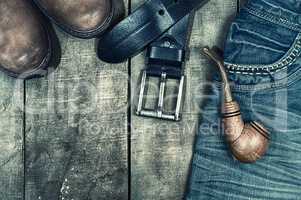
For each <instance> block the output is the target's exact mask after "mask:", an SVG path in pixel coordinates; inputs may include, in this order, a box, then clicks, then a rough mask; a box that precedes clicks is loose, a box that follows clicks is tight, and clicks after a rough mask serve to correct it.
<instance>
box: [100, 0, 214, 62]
mask: <svg viewBox="0 0 301 200" xmlns="http://www.w3.org/2000/svg"><path fill="white" fill-rule="evenodd" d="M207 2H208V0H149V1H147V2H146V3H144V4H143V5H142V6H140V7H139V8H138V9H137V10H135V11H134V12H133V13H132V14H131V15H129V16H128V17H127V18H126V19H124V20H123V21H121V22H120V23H119V24H117V26H115V27H114V28H113V29H112V30H111V31H109V32H107V33H106V34H104V35H103V37H102V38H101V39H100V40H99V43H98V57H99V58H100V59H101V60H103V61H105V62H109V63H119V62H122V61H124V60H126V59H127V58H129V57H132V56H134V55H135V54H137V53H139V52H140V51H142V50H143V49H144V48H145V47H146V46H147V45H149V44H150V43H151V42H153V41H154V40H155V39H157V38H158V37H160V36H161V35H162V34H163V33H164V32H166V31H167V30H168V29H170V28H171V27H172V26H174V25H175V24H176V23H177V22H178V21H180V20H181V19H182V18H184V17H185V16H186V15H187V14H189V13H190V12H191V11H192V10H194V9H196V8H198V7H200V6H202V5H204V4H205V3H207Z"/></svg>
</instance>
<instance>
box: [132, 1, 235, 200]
mask: <svg viewBox="0 0 301 200" xmlns="http://www.w3.org/2000/svg"><path fill="white" fill-rule="evenodd" d="M142 2H143V1H142V0H132V7H133V8H136V7H137V6H138V5H140V4H141V3H142ZM236 10H237V1H236V0H212V1H210V2H209V3H208V4H207V5H205V6H204V7H203V8H201V9H200V10H198V11H197V13H196V16H195V21H194V28H193V31H192V34H191V40H190V56H189V57H190V59H189V60H188V61H187V64H186V75H187V86H186V100H185V105H184V115H183V120H182V121H181V122H180V123H175V122H168V121H160V120H156V119H147V118H141V117H137V116H135V114H134V112H135V110H134V109H135V106H133V107H132V108H133V109H132V124H131V125H132V134H131V141H132V143H131V147H132V148H131V155H132V156H131V175H132V176H131V181H132V182H131V185H132V187H131V194H132V199H134V200H142V199H143V200H144V199H149V200H150V199H154V200H161V199H162V200H169V199H170V200H180V199H182V198H183V196H184V193H185V188H186V182H187V179H188V173H189V168H190V162H191V156H192V150H193V142H194V137H195V134H196V131H197V126H198V121H199V117H200V115H201V114H202V113H201V104H202V103H201V102H202V101H203V100H204V99H205V95H204V90H205V86H206V80H207V76H208V74H209V73H208V71H209V70H210V69H211V68H212V67H213V66H210V65H208V62H207V60H206V59H205V58H204V57H203V56H202V55H200V48H201V47H202V46H205V45H209V46H212V45H218V46H220V47H222V44H223V41H224V39H225V33H226V32H227V31H226V30H227V27H228V25H229V21H230V20H231V18H233V16H234V15H235V13H236ZM144 54H145V53H141V54H140V55H138V56H136V57H135V58H134V59H133V60H132V94H133V95H134V96H135V95H137V93H138V92H137V86H136V85H137V83H138V82H139V81H138V78H139V73H140V70H141V69H142V68H143V67H144V62H145V60H144V56H145V55H144ZM214 69H215V68H214ZM150 85H151V88H152V89H150V91H149V92H150V95H151V98H150V99H152V97H153V96H155V94H154V92H158V88H157V87H155V86H154V82H152V83H151V84H150ZM133 99H134V102H135V99H137V96H136V97H134V98H133ZM150 101H151V100H150ZM150 105H151V104H150ZM147 106H148V105H147Z"/></svg>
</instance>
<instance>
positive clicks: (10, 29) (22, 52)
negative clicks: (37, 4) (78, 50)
mask: <svg viewBox="0 0 301 200" xmlns="http://www.w3.org/2000/svg"><path fill="white" fill-rule="evenodd" d="M47 50H48V38H47V33H46V30H45V29H44V28H43V26H42V24H41V21H40V16H39V15H38V12H37V11H36V10H35V9H34V8H33V6H32V5H31V4H30V3H29V1H28V0H5V1H0V66H1V67H2V68H4V69H5V70H8V71H10V72H12V73H14V74H20V73H24V72H28V71H32V70H34V69H35V68H37V67H39V65H40V64H41V63H42V62H43V60H44V58H45V57H46V55H47Z"/></svg>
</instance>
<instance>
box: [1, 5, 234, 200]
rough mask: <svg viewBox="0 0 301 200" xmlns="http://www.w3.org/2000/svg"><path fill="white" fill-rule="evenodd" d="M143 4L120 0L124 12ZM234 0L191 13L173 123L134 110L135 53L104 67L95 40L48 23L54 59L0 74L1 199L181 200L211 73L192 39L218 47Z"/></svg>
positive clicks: (140, 63)
mask: <svg viewBox="0 0 301 200" xmlns="http://www.w3.org/2000/svg"><path fill="white" fill-rule="evenodd" d="M143 2H144V1H143V0H131V2H129V1H125V3H126V5H127V9H128V11H129V12H130V10H134V9H135V8H137V7H138V6H139V5H141V4H142V3H143ZM238 5H239V2H237V0H211V1H210V2H209V3H208V4H206V5H205V6H204V7H203V8H201V9H200V10H198V11H197V14H196V17H195V21H194V28H193V32H192V35H191V41H190V49H191V50H190V56H189V60H188V61H187V64H186V75H187V86H186V91H187V93H186V102H185V106H184V116H183V120H182V121H181V122H180V123H175V122H167V121H160V120H156V119H146V118H141V117H137V116H135V114H134V108H135V106H134V104H133V102H135V99H136V98H137V97H136V94H137V82H138V76H139V73H140V70H141V69H142V68H143V67H144V53H141V54H140V55H138V56H136V57H135V58H133V59H131V60H129V61H128V62H124V63H122V64H118V65H109V64H106V63H103V62H101V61H99V60H98V59H97V57H96V55H95V41H94V40H80V39H76V38H73V37H71V36H69V35H67V34H65V33H63V32H62V31H60V30H58V29H57V28H56V30H57V34H58V37H59V40H60V42H61V50H62V58H61V64H60V65H59V66H58V68H57V69H51V68H50V71H53V72H52V73H49V75H48V76H47V77H45V78H39V79H32V80H27V81H21V80H16V79H13V78H10V77H8V76H6V75H5V74H3V73H0V82H1V83H0V152H1V154H0V199H1V200H43V199H45V200H58V199H59V200H115V199H116V200H126V199H133V200H140V199H141V200H151V199H154V200H161V199H162V200H180V199H183V197H184V194H185V189H186V183H187V180H188V177H189V176H188V174H189V168H190V161H191V156H192V151H193V142H194V136H195V134H196V131H197V126H198V121H199V118H200V117H201V114H202V113H201V109H200V105H201V104H202V101H203V100H204V99H205V92H204V86H205V82H206V80H207V76H208V71H210V66H209V65H208V63H207V61H206V59H205V58H204V57H203V56H201V55H200V47H202V46H205V45H219V46H220V47H222V44H223V41H224V38H225V34H226V32H227V27H228V25H229V22H230V21H231V19H232V18H233V16H235V14H236V12H237V10H238V7H239V6H238Z"/></svg>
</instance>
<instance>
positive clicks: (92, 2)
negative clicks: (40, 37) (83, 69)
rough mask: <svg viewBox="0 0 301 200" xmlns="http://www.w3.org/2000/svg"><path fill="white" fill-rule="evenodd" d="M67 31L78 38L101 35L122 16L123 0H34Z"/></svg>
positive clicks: (123, 11) (123, 10)
mask: <svg viewBox="0 0 301 200" xmlns="http://www.w3.org/2000/svg"><path fill="white" fill-rule="evenodd" d="M34 2H35V3H36V4H37V5H38V7H39V8H40V9H41V10H42V11H43V12H44V14H45V15H46V16H47V17H48V18H50V19H51V20H52V21H53V22H54V23H56V24H57V25H58V26H59V27H61V28H62V29H63V30H64V31H66V32H67V33H69V34H71V35H73V36H75V37H80V38H93V37H96V36H99V35H101V34H102V33H103V32H104V31H105V30H106V29H108V28H109V27H110V26H111V25H112V24H116V23H117V22H118V21H120V20H121V18H122V17H123V16H124V13H125V9H124V3H123V0H34Z"/></svg>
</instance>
